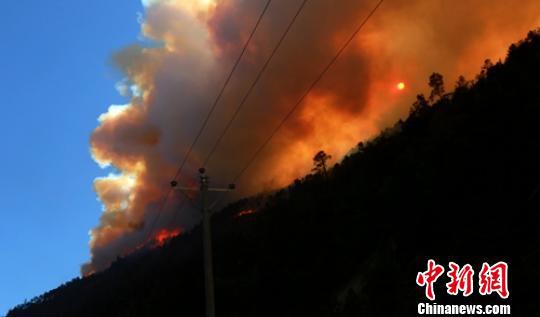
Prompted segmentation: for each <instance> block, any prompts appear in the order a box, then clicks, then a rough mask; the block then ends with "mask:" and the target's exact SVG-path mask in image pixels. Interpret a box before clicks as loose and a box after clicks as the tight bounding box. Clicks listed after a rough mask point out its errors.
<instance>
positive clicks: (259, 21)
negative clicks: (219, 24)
mask: <svg viewBox="0 0 540 317" xmlns="http://www.w3.org/2000/svg"><path fill="white" fill-rule="evenodd" d="M271 2H272V0H268V1H267V2H266V5H265V6H264V9H263V11H262V12H261V14H260V15H259V18H258V19H257V23H255V26H254V27H253V30H252V31H251V33H250V35H249V37H248V39H247V41H246V43H245V44H244V47H243V48H242V52H241V53H240V55H239V56H238V58H237V59H236V61H235V63H234V66H233V68H232V69H231V71H230V73H229V75H228V76H227V79H226V80H225V82H224V83H223V86H222V87H221V90H220V91H219V93H218V95H217V96H216V99H215V100H214V103H213V104H212V107H211V108H210V111H208V113H207V114H206V118H205V119H204V121H203V123H202V125H201V127H200V129H199V131H198V132H197V135H196V136H195V139H194V140H193V142H192V143H191V146H190V147H189V149H188V151H187V152H186V155H185V156H184V158H183V160H182V163H181V164H180V167H179V168H178V170H177V172H176V175H175V176H174V178H173V180H176V179H177V178H178V177H179V176H180V173H181V172H182V169H183V168H184V166H185V165H186V162H187V160H188V158H189V156H190V155H191V152H193V148H194V147H195V144H197V142H198V141H199V138H200V137H201V135H202V133H203V132H204V129H206V126H207V125H208V121H209V120H210V117H212V114H213V113H214V110H215V109H216V106H217V105H218V103H219V101H220V100H221V96H223V93H224V92H225V88H227V86H228V84H229V82H230V81H231V78H232V76H233V74H234V72H235V71H236V68H237V67H238V65H239V64H240V60H241V59H242V57H243V56H244V54H245V52H246V51H247V48H248V46H249V43H250V42H251V39H252V38H253V35H255V32H256V31H257V29H258V28H259V24H260V23H261V21H262V18H263V16H264V15H265V14H266V11H267V10H268V7H269V6H270V3H271Z"/></svg>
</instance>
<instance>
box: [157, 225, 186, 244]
mask: <svg viewBox="0 0 540 317" xmlns="http://www.w3.org/2000/svg"><path fill="white" fill-rule="evenodd" d="M181 234H182V229H179V228H178V229H173V230H167V229H161V230H159V231H158V232H157V233H156V236H155V237H154V246H155V247H161V246H163V245H164V244H165V243H166V242H167V241H169V240H171V239H172V238H174V237H177V236H179V235H181Z"/></svg>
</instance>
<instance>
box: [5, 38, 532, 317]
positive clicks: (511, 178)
mask: <svg viewBox="0 0 540 317" xmlns="http://www.w3.org/2000/svg"><path fill="white" fill-rule="evenodd" d="M432 99H433V101H428V100H427V99H426V98H423V97H422V96H419V98H418V100H417V102H416V103H415V104H414V106H413V108H412V110H411V114H410V116H409V118H407V120H405V121H402V122H398V123H397V124H396V125H395V126H394V127H393V128H391V129H389V130H387V131H384V132H383V133H381V135H380V136H379V137H377V138H376V139H374V140H372V141H370V142H367V143H366V144H362V143H361V144H359V146H358V149H357V151H356V152H355V153H354V154H351V155H350V156H349V157H346V158H344V159H343V161H342V162H340V164H337V165H336V166H335V167H333V168H332V169H330V170H329V171H328V174H327V175H324V173H319V174H313V175H309V176H307V177H305V178H304V179H301V180H298V181H296V182H295V183H294V184H292V185H291V186H289V187H288V188H285V189H282V190H280V191H278V192H276V193H273V194H271V195H270V196H264V195H262V196H260V197H254V198H250V199H245V200H241V201H238V202H236V203H234V204H231V205H230V206H228V207H227V208H225V209H224V210H223V211H222V212H221V213H219V214H217V215H216V216H215V218H214V252H215V276H216V284H217V285H216V299H217V315H218V316H246V317H247V316H250V317H251V316H340V317H345V316H416V315H417V314H416V305H417V304H418V302H422V301H423V302H425V301H426V299H425V298H424V297H423V289H421V288H419V287H418V286H416V284H415V278H416V274H417V272H419V271H423V270H425V266H426V260H427V259H428V257H432V258H435V259H437V261H439V262H441V263H447V262H448V261H454V262H458V263H471V264H473V266H475V267H478V265H479V264H481V262H483V261H486V260H487V261H489V262H493V263H494V262H496V261H498V260H504V261H507V262H509V265H510V291H511V295H510V299H509V303H511V304H512V310H513V311H512V315H514V316H537V315H538V309H539V308H540V307H539V305H538V301H537V297H538V294H537V291H536V288H535V286H536V285H538V283H539V282H540V270H539V269H538V263H540V262H539V260H540V239H539V235H540V222H539V220H540V216H539V212H540V32H530V33H529V34H528V36H527V38H526V39H524V40H523V41H521V42H520V43H518V44H516V45H512V46H511V47H510V49H509V52H508V56H507V58H506V60H505V61H504V63H501V62H500V63H496V64H494V65H492V64H491V63H489V62H486V64H485V65H484V67H483V68H482V71H481V73H480V74H479V75H478V77H477V78H476V79H475V80H474V81H471V82H468V81H465V80H460V81H459V82H458V84H457V85H456V88H455V90H454V91H453V92H452V93H450V94H446V95H444V94H435V95H434V97H433V98H432ZM249 209H252V210H254V211H256V212H255V213H253V214H248V215H245V216H242V217H238V216H237V213H238V212H240V211H241V210H249ZM200 236H201V234H200V230H199V228H195V229H194V230H193V231H192V232H191V233H189V234H185V235H183V236H180V237H178V238H176V239H174V240H172V241H171V242H170V243H168V244H167V245H165V246H164V247H163V248H160V249H157V250H154V251H151V252H146V253H139V254H135V255H133V256H130V257H128V258H125V259H121V260H118V261H117V262H116V263H114V265H113V266H112V267H111V268H110V269H108V270H106V271H105V272H102V273H99V274H95V275H93V276H91V277H89V278H85V279H76V280H74V281H71V282H69V283H67V284H65V285H63V286H61V287H59V288H58V289H56V290H53V291H50V292H48V293H46V294H44V295H42V296H40V297H38V298H36V299H34V300H32V301H31V302H29V303H26V304H23V305H21V306H19V307H17V308H15V309H13V310H12V311H11V312H10V313H9V314H8V316H9V317H37V316H40V317H44V316H77V317H83V316H93V317H95V316H173V315H174V316H203V311H204V298H203V296H204V290H203V272H202V260H201V258H202V255H201V250H200V249H201V242H200V240H201V237H200ZM440 284H442V285H440V286H441V288H440V289H439V288H437V289H436V291H437V292H438V294H441V295H442V293H443V292H444V283H440ZM437 287H439V286H437ZM440 300H441V301H445V302H446V303H453V302H457V303H488V304H490V303H491V304H492V303H499V302H501V301H500V300H498V297H497V296H487V297H479V296H478V295H476V294H473V295H472V296H471V297H470V298H467V299H464V298H463V297H457V298H444V297H442V296H441V298H440ZM460 301H461V302H460Z"/></svg>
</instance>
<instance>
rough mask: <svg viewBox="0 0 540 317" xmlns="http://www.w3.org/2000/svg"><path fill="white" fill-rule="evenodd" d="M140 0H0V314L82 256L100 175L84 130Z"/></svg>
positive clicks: (57, 279) (67, 275) (59, 279)
mask: <svg viewBox="0 0 540 317" xmlns="http://www.w3.org/2000/svg"><path fill="white" fill-rule="evenodd" d="M141 11H142V5H141V2H140V0H114V1H111V0H91V1H83V0H54V1H42V0H16V1H3V2H2V9H1V11H0V12H1V15H2V17H1V22H0V23H1V27H0V43H1V44H0V50H1V54H0V70H1V75H0V106H1V111H2V123H1V124H0V136H1V137H2V142H1V144H2V152H1V155H0V166H1V169H2V173H1V177H0V199H1V201H2V205H1V207H0V216H1V218H0V257H1V258H0V316H3V315H4V314H5V313H6V312H7V310H8V309H9V308H10V307H13V306H14V305H16V304H19V303H22V302H23V301H24V300H25V299H30V298H32V297H34V296H36V295H39V294H41V293H43V292H44V291H47V290H49V289H52V288H54V287H56V286H58V285H59V284H61V283H64V282H66V281H68V280H70V279H72V278H73V277H76V276H77V275H78V273H79V266H80V264H81V263H83V262H84V261H86V260H87V259H88V230H89V229H90V228H91V227H92V226H94V225H95V224H96V223H97V221H98V217H99V215H100V213H101V206H100V204H99V202H98V201H96V196H95V194H94V192H93V190H92V181H93V179H94V178H95V177H97V176H103V175H106V174H107V172H106V171H103V170H101V169H100V168H99V167H98V166H97V165H96V164H95V163H94V162H93V161H92V159H91V157H90V154H89V144H88V140H89V136H90V133H91V131H92V129H93V128H95V127H96V125H97V123H98V122H97V117H98V116H99V114H100V113H102V112H104V111H106V109H107V108H108V106H109V105H110V104H122V103H125V102H126V101H125V100H123V98H122V97H121V96H119V94H118V93H117V91H116V90H115V88H114V86H115V83H116V82H117V81H119V80H120V79H121V78H120V74H118V73H117V72H116V71H115V69H114V68H113V67H112V66H111V65H110V63H109V61H110V56H111V54H112V53H113V52H114V51H115V50H117V49H119V48H121V47H123V46H125V45H127V44H130V43H132V42H134V41H136V40H137V36H138V35H139V25H138V23H137V13H138V12H141Z"/></svg>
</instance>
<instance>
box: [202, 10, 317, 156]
mask: <svg viewBox="0 0 540 317" xmlns="http://www.w3.org/2000/svg"><path fill="white" fill-rule="evenodd" d="M307 2H308V0H303V1H302V3H301V4H300V7H299V8H298V10H297V11H296V14H295V15H294V16H293V18H292V20H291V21H290V22H289V25H287V28H286V29H285V31H284V32H283V34H282V35H281V38H280V39H279V41H278V42H277V43H276V45H275V46H274V49H273V50H272V53H270V55H269V56H268V58H267V59H266V61H265V63H264V65H263V66H262V68H261V69H260V70H259V73H258V74H257V76H256V77H255V80H254V81H253V83H252V84H251V86H250V87H249V88H248V90H247V92H246V94H245V95H244V97H243V98H242V100H241V101H240V103H239V104H238V106H237V107H236V110H235V112H234V113H233V115H232V117H231V119H230V120H229V121H228V122H227V125H225V128H224V129H223V131H221V134H220V135H219V137H218V138H217V140H216V142H215V143H214V146H213V147H212V149H211V150H210V152H209V153H208V155H207V156H206V158H205V160H204V163H203V166H207V165H208V162H209V161H210V159H211V158H212V156H213V154H214V152H215V151H216V150H217V148H218V146H219V144H220V143H221V141H222V140H223V137H224V136H225V134H227V132H228V131H229V128H230V127H231V126H232V124H233V122H234V120H235V119H236V117H237V116H238V114H239V113H240V111H241V110H242V108H243V106H244V104H245V103H246V101H247V99H248V98H249V96H250V95H251V93H252V92H253V89H254V88H255V86H257V83H258V82H259V80H260V79H261V77H262V75H263V73H264V72H265V70H266V68H268V65H269V64H270V61H271V60H272V58H273V57H274V55H276V52H277V51H278V50H279V48H280V47H281V44H282V43H283V41H284V40H285V38H286V37H287V34H289V31H290V30H291V28H292V26H293V24H294V22H296V20H297V18H298V16H299V15H300V13H301V12H302V10H303V9H304V7H305V5H306V3H307Z"/></svg>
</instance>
